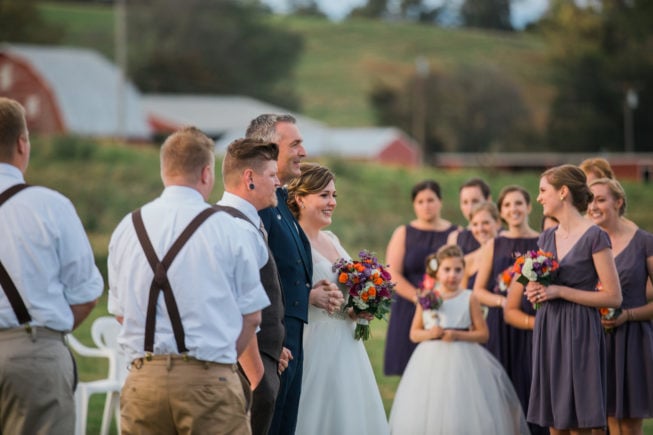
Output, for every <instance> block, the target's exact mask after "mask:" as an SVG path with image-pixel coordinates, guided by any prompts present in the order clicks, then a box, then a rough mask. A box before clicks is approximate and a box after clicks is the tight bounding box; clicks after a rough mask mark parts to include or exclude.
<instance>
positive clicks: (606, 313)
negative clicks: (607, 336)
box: [596, 281, 622, 332]
mask: <svg viewBox="0 0 653 435" xmlns="http://www.w3.org/2000/svg"><path fill="white" fill-rule="evenodd" d="M596 290H597V291H600V290H603V284H601V281H599V282H598V284H596ZM621 313H622V309H621V308H599V314H600V315H601V320H614V319H616V318H617V317H619V316H621ZM603 329H605V332H612V330H613V329H614V328H613V327H611V326H604V327H603Z"/></svg>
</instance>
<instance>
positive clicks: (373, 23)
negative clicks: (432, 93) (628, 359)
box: [40, 2, 552, 128]
mask: <svg viewBox="0 0 653 435" xmlns="http://www.w3.org/2000/svg"><path fill="white" fill-rule="evenodd" d="M40 9H41V11H42V13H43V14H44V17H45V18H46V19H47V20H48V21H51V22H53V23H59V24H62V25H63V26H64V27H65V28H66V30H67V35H66V37H65V39H64V41H63V43H64V44H69V45H77V46H83V47H88V48H93V49H97V50H99V51H100V52H102V53H103V54H104V55H106V56H107V57H109V58H113V10H112V8H111V6H104V5H99V4H92V5H83V4H79V3H70V4H61V3H47V2H44V3H42V4H41V6H40ZM270 22H271V24H273V25H275V26H280V27H283V28H285V29H288V30H291V31H294V32H296V33H298V34H300V35H302V36H303V38H304V40H305V48H304V51H303V52H302V55H301V57H300V59H299V63H298V65H297V69H296V72H295V77H294V79H293V80H294V88H295V89H296V92H297V94H298V95H299V97H300V99H301V102H302V106H303V109H302V112H303V113H304V114H305V115H307V116H310V117H313V118H315V119H318V120H321V121H323V122H326V123H327V124H329V125H332V126H366V125H373V124H374V116H373V111H372V108H371V107H370V105H369V103H368V94H369V92H370V90H371V89H373V87H374V86H375V85H376V84H379V83H380V84H390V85H398V84H400V83H403V82H404V80H405V79H406V78H407V77H408V76H409V75H410V74H411V73H412V72H413V71H414V69H415V59H416V58H417V57H418V56H424V57H425V58H426V59H427V60H428V62H429V65H430V68H431V69H432V70H441V71H450V70H452V69H454V68H455V67H457V66H460V65H482V66H484V67H489V68H493V69H495V70H497V71H499V72H500V73H501V74H505V75H506V76H508V77H509V78H510V79H511V80H513V81H515V82H516V83H517V84H518V85H519V86H520V88H521V91H522V94H523V97H524V99H525V101H526V103H527V104H528V105H529V106H530V108H531V110H532V112H533V115H534V119H535V122H536V125H537V126H538V127H539V128H543V126H544V122H545V119H546V114H547V110H548V109H547V108H548V105H549V101H550V99H551V95H552V88H551V87H550V86H549V84H548V83H547V79H548V75H549V70H548V68H547V64H546V61H545V49H546V46H545V44H544V42H543V41H542V40H541V39H540V38H539V37H537V36H534V35H529V34H525V33H513V32H510V33H502V32H489V31H480V30H461V29H442V28H438V27H434V26H424V25H415V24H410V23H400V22H396V23H392V22H384V21H378V20H363V19H357V20H351V21H345V22H342V23H333V22H330V21H328V20H325V19H318V18H308V17H293V16H272V17H271V18H270ZM128 31H129V32H135V30H131V29H130V30H128Z"/></svg>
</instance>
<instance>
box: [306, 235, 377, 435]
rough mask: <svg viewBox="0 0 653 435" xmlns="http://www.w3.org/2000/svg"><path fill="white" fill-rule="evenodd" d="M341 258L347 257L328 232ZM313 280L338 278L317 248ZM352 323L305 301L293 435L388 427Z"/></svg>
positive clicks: (356, 433)
mask: <svg viewBox="0 0 653 435" xmlns="http://www.w3.org/2000/svg"><path fill="white" fill-rule="evenodd" d="M325 233H326V234H327V235H328V236H329V237H330V238H331V240H332V241H333V244H334V245H335V247H336V248H337V250H338V253H339V254H340V256H341V257H344V258H350V257H349V255H348V254H347V252H346V251H345V250H344V248H343V247H342V246H341V245H340V242H339V241H338V238H337V237H336V236H335V235H334V234H333V233H331V232H330V231H325ZM312 255H313V282H317V281H319V280H321V279H328V280H329V281H331V282H337V280H336V274H335V273H334V272H333V271H332V270H331V266H332V263H331V262H330V261H329V260H327V259H326V258H325V257H323V256H322V255H321V254H320V253H319V252H317V251H316V250H315V249H313V250H312ZM354 328H355V322H354V321H352V320H351V319H350V318H349V316H347V315H346V314H344V313H336V314H332V315H329V314H328V313H327V312H326V311H325V310H322V309H319V308H316V307H314V306H311V305H309V309H308V324H307V325H305V326H304V371H303V377H302V392H301V397H300V400H299V412H298V416H297V429H296V431H295V433H296V434H297V435H319V434H324V435H345V434H351V435H365V434H369V435H384V434H388V433H389V427H388V423H387V419H386V415H385V411H384V409H383V402H382V401H381V394H380V393H379V388H378V386H377V385H376V379H375V378H374V372H373V371H372V364H371V363H370V360H369V357H368V356H367V352H366V351H365V346H364V345H363V342H362V341H358V340H355V339H354Z"/></svg>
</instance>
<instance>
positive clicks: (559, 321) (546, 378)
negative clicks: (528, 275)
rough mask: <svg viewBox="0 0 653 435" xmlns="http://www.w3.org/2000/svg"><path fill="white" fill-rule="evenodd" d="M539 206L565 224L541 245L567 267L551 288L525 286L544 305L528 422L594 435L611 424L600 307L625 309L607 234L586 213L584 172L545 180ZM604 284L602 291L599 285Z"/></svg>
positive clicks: (571, 170) (556, 171)
mask: <svg viewBox="0 0 653 435" xmlns="http://www.w3.org/2000/svg"><path fill="white" fill-rule="evenodd" d="M537 200H538V202H539V203H540V204H542V209H543V210H542V211H543V213H544V215H546V216H553V217H555V218H556V219H558V221H559V225H558V226H557V227H555V228H549V229H548V230H546V231H544V232H543V233H542V234H541V235H540V238H539V240H538V245H539V247H540V249H542V250H543V251H547V252H551V253H553V254H554V255H555V256H556V257H557V259H558V262H559V264H560V267H559V269H558V270H557V271H556V272H555V274H554V277H553V282H552V283H551V285H548V286H545V285H543V284H540V283H537V282H529V283H528V284H527V285H526V289H525V292H526V297H527V298H528V300H529V301H530V302H531V303H533V304H534V303H539V304H540V307H539V309H538V310H537V314H536V317H535V327H534V330H533V381H532V384H531V393H530V401H529V406H528V416H527V420H528V421H530V422H533V423H536V424H538V425H540V426H550V431H551V434H553V435H556V434H561V433H574V434H590V433H591V430H592V428H602V427H604V426H605V422H606V397H605V391H606V367H605V339H604V336H603V327H602V325H601V319H600V316H599V312H598V310H597V308H599V307H612V308H617V307H619V306H620V305H621V286H620V285H619V277H618V275H617V269H616V267H615V263H614V258H613V256H612V250H611V249H610V248H611V244H610V238H609V237H608V235H607V233H606V232H605V231H603V230H601V229H600V228H599V227H597V226H596V225H593V224H592V222H590V220H589V219H586V218H585V217H583V215H582V213H584V212H585V211H586V210H587V205H588V204H589V202H590V201H591V200H592V192H591V191H590V190H589V187H587V184H586V178H585V174H584V173H583V171H581V170H580V169H579V168H578V167H576V166H573V165H562V166H557V167H555V168H551V169H549V170H547V171H545V172H544V173H543V174H542V177H541V178H540V187H539V195H538V197H537ZM599 280H600V281H601V283H602V284H603V285H602V286H601V288H600V289H597V288H596V287H597V285H596V284H597V282H598V281H599Z"/></svg>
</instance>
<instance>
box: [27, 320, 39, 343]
mask: <svg viewBox="0 0 653 435" xmlns="http://www.w3.org/2000/svg"><path fill="white" fill-rule="evenodd" d="M25 332H27V333H28V334H29V335H30V337H31V338H32V342H33V343H36V328H32V325H30V324H29V323H25Z"/></svg>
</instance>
